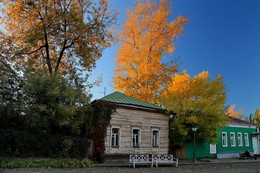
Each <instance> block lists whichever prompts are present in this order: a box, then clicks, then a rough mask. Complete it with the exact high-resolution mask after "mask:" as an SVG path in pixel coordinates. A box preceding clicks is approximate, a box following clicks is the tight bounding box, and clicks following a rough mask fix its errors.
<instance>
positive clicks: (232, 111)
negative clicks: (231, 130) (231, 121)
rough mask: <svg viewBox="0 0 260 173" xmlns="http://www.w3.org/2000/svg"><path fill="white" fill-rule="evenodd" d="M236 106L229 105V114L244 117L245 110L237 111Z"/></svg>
mask: <svg viewBox="0 0 260 173" xmlns="http://www.w3.org/2000/svg"><path fill="white" fill-rule="evenodd" d="M235 107H236V105H235V104H234V105H231V106H229V107H228V111H227V113H228V116H230V117H233V118H238V119H241V118H243V117H244V116H245V115H244V114H243V113H242V112H243V111H242V110H240V111H238V112H236V111H235Z"/></svg>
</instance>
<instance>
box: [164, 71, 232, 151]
mask: <svg viewBox="0 0 260 173" xmlns="http://www.w3.org/2000/svg"><path fill="white" fill-rule="evenodd" d="M163 99H164V100H163V103H164V105H165V106H166V107H167V109H168V110H169V112H171V113H172V115H174V117H173V119H172V120H174V121H172V123H171V126H172V127H174V129H175V130H174V132H172V133H173V135H174V136H175V138H174V140H175V141H174V142H175V145H179V146H180V145H182V144H183V143H184V142H185V141H186V140H188V139H189V136H191V135H188V134H189V133H190V132H191V127H192V126H197V127H198V132H199V133H197V134H199V137H201V138H207V139H208V140H210V141H213V142H214V141H215V140H216V133H217V129H218V128H221V127H224V126H225V125H226V124H227V120H228V118H227V116H226V112H225V106H224V104H225V100H226V89H225V85H224V83H223V79H222V77H221V76H220V75H219V76H218V77H217V78H215V79H211V78H210V77H209V73H208V72H207V71H203V72H201V73H200V74H198V75H197V76H195V77H194V78H191V77H190V75H189V74H187V73H186V71H184V72H183V73H182V74H176V75H175V76H174V77H172V82H171V83H170V84H169V86H168V88H167V90H166V91H164V92H163ZM176 135H177V136H176Z"/></svg>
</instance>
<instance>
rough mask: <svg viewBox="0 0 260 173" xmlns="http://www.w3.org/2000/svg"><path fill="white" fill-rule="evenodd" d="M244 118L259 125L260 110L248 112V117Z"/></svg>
mask: <svg viewBox="0 0 260 173" xmlns="http://www.w3.org/2000/svg"><path fill="white" fill-rule="evenodd" d="M246 120H247V121H248V122H250V123H253V124H257V125H260V110H259V109H256V111H255V114H252V113H251V114H250V115H249V117H246Z"/></svg>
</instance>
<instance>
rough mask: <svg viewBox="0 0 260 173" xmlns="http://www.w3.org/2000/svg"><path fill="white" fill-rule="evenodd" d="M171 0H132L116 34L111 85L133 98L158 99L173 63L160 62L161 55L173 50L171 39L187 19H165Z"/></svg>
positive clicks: (154, 101) (181, 28) (170, 72)
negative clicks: (116, 42) (116, 41)
mask: <svg viewBox="0 0 260 173" xmlns="http://www.w3.org/2000/svg"><path fill="white" fill-rule="evenodd" d="M170 14H171V3H170V2H169V1H167V0H161V1H160V3H156V1H151V0H145V1H141V0H139V1H136V6H135V8H131V9H129V10H128V13H127V19H126V21H125V24H124V26H123V27H122V28H121V30H120V33H119V35H118V39H119V41H121V46H120V49H119V50H118V55H117V58H116V70H115V77H114V81H113V82H114V89H115V90H119V91H121V92H124V93H125V94H128V95H130V96H133V97H135V98H139V99H141V100H144V101H147V102H150V103H158V102H159V97H160V95H161V93H162V92H163V90H164V89H165V87H166V86H167V84H168V83H169V82H170V80H171V76H172V75H173V74H175V73H176V72H177V70H176V67H177V65H176V64H175V63H168V64H163V63H162V62H161V61H162V56H164V55H167V54H170V53H172V52H173V51H174V39H175V38H177V37H178V35H179V34H182V33H183V25H185V24H186V23H187V19H186V18H185V17H183V16H179V17H177V18H176V19H175V20H173V21H170V22H169V21H168V20H169V16H170Z"/></svg>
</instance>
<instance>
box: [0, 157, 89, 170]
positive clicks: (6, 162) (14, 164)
mask: <svg viewBox="0 0 260 173" xmlns="http://www.w3.org/2000/svg"><path fill="white" fill-rule="evenodd" d="M90 167H94V164H93V162H92V161H91V160H89V159H87V158H85V159H82V160H81V159H43V158H29V159H10V158H9V159H7V158H1V159H0V168H2V169H14V168H90Z"/></svg>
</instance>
